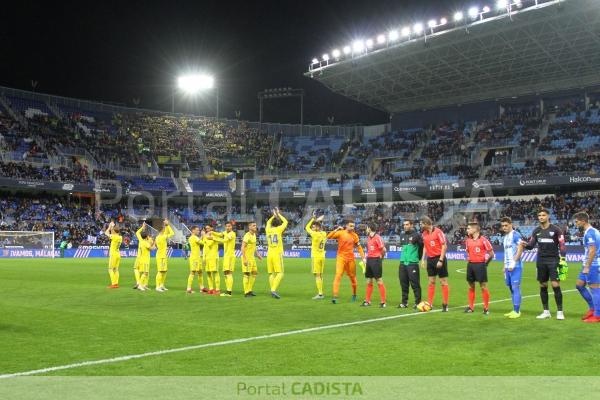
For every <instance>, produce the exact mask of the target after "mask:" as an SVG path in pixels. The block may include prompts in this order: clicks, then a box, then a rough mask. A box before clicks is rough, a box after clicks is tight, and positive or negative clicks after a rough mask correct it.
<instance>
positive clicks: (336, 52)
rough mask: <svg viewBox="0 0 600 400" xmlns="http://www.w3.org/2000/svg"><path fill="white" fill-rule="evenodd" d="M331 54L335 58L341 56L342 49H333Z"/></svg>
mask: <svg viewBox="0 0 600 400" xmlns="http://www.w3.org/2000/svg"><path fill="white" fill-rule="evenodd" d="M331 55H332V56H333V58H340V50H339V49H333V51H332V52H331Z"/></svg>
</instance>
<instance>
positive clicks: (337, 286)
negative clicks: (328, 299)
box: [333, 274, 342, 297]
mask: <svg viewBox="0 0 600 400" xmlns="http://www.w3.org/2000/svg"><path fill="white" fill-rule="evenodd" d="M341 280H342V275H338V274H336V275H335V278H333V297H338V293H339V291H340V281H341Z"/></svg>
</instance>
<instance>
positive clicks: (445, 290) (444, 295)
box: [442, 285, 450, 305]
mask: <svg viewBox="0 0 600 400" xmlns="http://www.w3.org/2000/svg"><path fill="white" fill-rule="evenodd" d="M449 297H450V286H448V285H442V299H443V301H444V302H443V303H442V304H445V305H448V298H449Z"/></svg>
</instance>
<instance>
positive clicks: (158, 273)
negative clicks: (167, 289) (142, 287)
mask: <svg viewBox="0 0 600 400" xmlns="http://www.w3.org/2000/svg"><path fill="white" fill-rule="evenodd" d="M161 275H162V274H161V273H160V272H157V273H156V287H157V288H159V287H161V282H162V280H161Z"/></svg>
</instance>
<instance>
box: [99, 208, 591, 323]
mask: <svg viewBox="0 0 600 400" xmlns="http://www.w3.org/2000/svg"><path fill="white" fill-rule="evenodd" d="M323 219H324V215H321V216H317V215H316V213H313V215H312V218H311V219H310V220H309V221H308V223H307V224H306V226H305V231H306V233H307V234H308V235H309V236H310V238H311V241H312V245H311V272H312V274H313V275H314V279H315V285H316V291H317V293H316V295H315V296H314V297H313V299H314V300H323V299H325V291H324V282H323V272H324V268H325V245H326V243H327V241H328V240H335V241H337V255H336V260H335V276H334V279H333V285H332V292H331V293H332V297H331V302H332V303H333V304H337V303H338V302H339V298H340V296H339V288H340V283H341V280H342V278H343V276H344V275H347V276H348V278H349V280H350V284H351V290H352V294H351V297H350V299H351V302H355V301H357V287H358V282H357V272H356V269H357V268H356V254H355V251H357V252H358V255H359V257H360V260H359V262H358V265H359V266H360V268H361V270H362V273H363V275H364V277H365V278H366V290H365V297H364V301H363V302H362V303H361V306H362V307H369V306H371V299H372V297H373V291H374V287H375V285H377V288H378V291H379V296H380V303H379V306H380V307H381V308H385V307H386V306H387V300H386V288H385V285H384V282H383V268H382V261H383V259H384V258H385V256H386V245H385V243H384V240H383V238H382V237H381V236H380V235H379V234H377V232H376V226H370V225H367V226H366V227H365V232H366V234H367V240H366V252H365V250H363V246H362V245H361V241H360V238H359V236H358V234H357V232H356V227H355V223H354V221H353V220H351V219H347V220H346V221H344V226H338V227H336V228H335V229H334V230H332V231H330V232H329V233H327V232H326V231H325V230H324V227H323V224H322V222H323ZM589 219H590V218H589V215H588V214H586V213H585V212H579V213H577V214H575V216H574V221H575V225H576V226H577V228H578V229H579V230H580V232H581V233H582V234H583V242H584V246H585V255H584V261H583V264H582V267H581V271H580V273H579V275H578V277H577V281H576V289H577V290H578V291H579V293H580V294H581V296H582V298H583V299H584V301H585V304H586V305H587V307H588V308H587V312H586V313H585V315H584V316H583V317H582V320H583V321H584V322H590V323H595V322H600V256H599V254H598V251H597V250H598V247H599V246H600V232H599V231H598V230H597V229H595V228H594V227H592V226H591V225H590V222H589ZM538 221H539V226H538V227H537V228H536V229H535V230H534V231H533V232H532V234H531V236H530V237H529V238H525V237H524V236H523V235H522V234H521V233H520V232H519V231H518V230H517V229H515V227H514V226H513V224H512V221H511V219H510V218H508V217H503V218H501V219H500V227H501V231H502V232H503V233H504V239H503V244H502V247H503V250H504V258H503V270H504V277H505V284H506V286H507V287H508V289H509V291H510V294H511V300H512V304H513V308H512V310H511V311H510V312H508V313H506V314H504V316H505V317H507V318H509V319H516V318H520V317H521V311H520V307H521V299H522V295H521V280H522V276H523V260H522V255H523V252H524V250H533V249H536V248H537V261H536V272H537V278H536V279H537V281H538V282H539V287H540V300H541V303H542V308H543V310H542V313H541V314H540V315H538V316H537V317H536V318H537V319H549V318H551V317H552V314H551V313H550V307H549V292H548V288H549V287H552V291H553V294H554V301H555V303H556V319H557V320H564V319H565V315H564V312H563V296H562V290H561V282H562V281H565V280H566V279H567V275H568V265H567V263H566V261H565V256H566V246H565V240H564V234H563V232H562V231H561V229H560V228H559V227H557V226H556V225H553V224H551V223H550V221H549V212H548V210H545V209H542V210H540V211H538ZM419 223H420V227H421V232H420V233H419V232H417V230H416V229H415V222H414V221H410V220H405V221H404V223H403V232H402V234H401V235H400V240H399V242H400V245H401V255H400V263H399V266H398V277H399V281H400V286H401V293H402V299H401V302H400V304H399V305H398V308H409V304H408V303H409V302H408V299H409V295H410V289H412V294H413V297H414V305H413V306H412V308H413V309H415V310H418V311H429V310H431V309H432V308H433V304H434V300H435V296H436V286H437V282H438V281H439V283H440V286H441V293H442V302H441V311H442V312H447V311H448V304H449V298H450V286H449V284H448V260H447V257H446V251H447V243H446V238H445V235H444V233H443V232H442V231H441V229H439V228H437V227H434V226H433V223H432V220H431V219H430V218H429V217H426V216H424V217H421V219H420V220H419ZM287 226H288V220H287V219H286V218H285V216H283V215H282V213H281V212H280V211H279V209H277V208H275V209H273V211H272V216H271V217H270V218H269V219H268V220H267V222H266V225H265V234H266V238H267V257H266V258H267V260H266V261H267V273H268V276H269V286H270V295H271V297H273V298H274V299H280V298H281V295H280V293H279V287H280V284H281V282H282V280H283V277H284V261H283V258H284V247H283V234H284V232H285V230H286V228H287ZM234 228H235V225H234V223H232V222H227V223H226V224H225V230H224V231H222V232H217V231H215V230H214V228H213V227H212V226H211V225H206V226H204V228H203V229H201V228H200V227H199V226H193V227H191V229H190V231H191V235H190V236H189V238H188V243H187V245H188V246H189V275H188V280H187V287H186V292H187V293H188V294H192V293H194V289H193V286H194V281H196V282H197V285H198V289H199V290H200V292H201V293H205V294H209V295H218V296H221V297H231V296H232V295H233V285H234V272H235V267H236V261H237V257H236V254H235V247H236V232H235V229H234ZM104 233H105V234H106V235H107V236H108V237H109V238H110V251H109V262H108V272H109V276H110V285H109V286H108V287H109V288H111V289H117V288H119V279H120V276H119V265H120V260H121V256H120V251H119V248H120V246H121V243H122V241H123V238H122V236H121V235H120V230H119V227H118V226H116V224H115V223H114V222H111V223H110V224H109V226H108V228H107V229H106V231H105V232H104ZM173 236H174V231H173V229H172V228H171V226H170V225H169V221H168V220H166V219H165V220H164V221H163V224H162V229H161V230H160V232H159V233H158V235H156V237H155V238H153V237H152V236H151V235H150V234H149V229H148V226H147V225H146V223H145V222H144V223H143V224H142V226H141V227H140V228H139V229H138V231H137V232H136V237H137V239H138V253H137V257H136V260H135V264H134V275H135V286H134V289H137V290H139V291H147V290H149V286H148V282H149V277H150V264H151V251H153V250H156V255H155V258H156V269H157V273H156V278H155V282H156V283H155V288H154V289H155V290H156V291H157V292H164V291H167V290H168V289H167V288H166V286H165V283H166V279H167V272H168V256H167V250H168V241H169V239H170V238H171V237H173ZM257 236H258V227H257V224H256V223H255V222H251V223H249V224H248V230H247V232H246V233H245V234H244V236H243V239H242V244H241V264H242V265H241V268H242V282H243V294H244V296H245V297H254V296H256V294H255V293H254V286H255V282H256V279H257V275H258V267H257V261H256V260H257V259H259V260H261V259H262V256H261V254H260V253H259V251H258V248H257V242H258V240H257ZM219 246H222V248H223V257H222V258H223V260H222V263H221V262H220V256H219ZM464 246H465V249H466V254H467V266H466V280H467V284H468V305H467V307H466V308H465V313H473V312H474V311H475V298H476V284H479V287H480V289H481V297H482V303H483V314H484V315H487V314H489V312H490V311H489V304H490V292H489V289H488V286H487V283H488V277H487V268H488V265H489V264H490V262H491V261H493V260H494V258H495V254H494V250H493V247H492V245H491V243H490V241H489V240H488V239H487V238H486V237H484V236H483V235H482V234H481V232H480V226H479V223H478V222H476V221H474V222H469V223H468V227H467V239H466V240H465V243H464ZM220 266H221V268H219V267H220ZM421 269H423V270H426V271H427V282H428V286H427V300H426V301H423V299H422V294H421V284H420V270H421ZM221 271H222V273H223V276H224V280H225V290H224V291H221Z"/></svg>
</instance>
